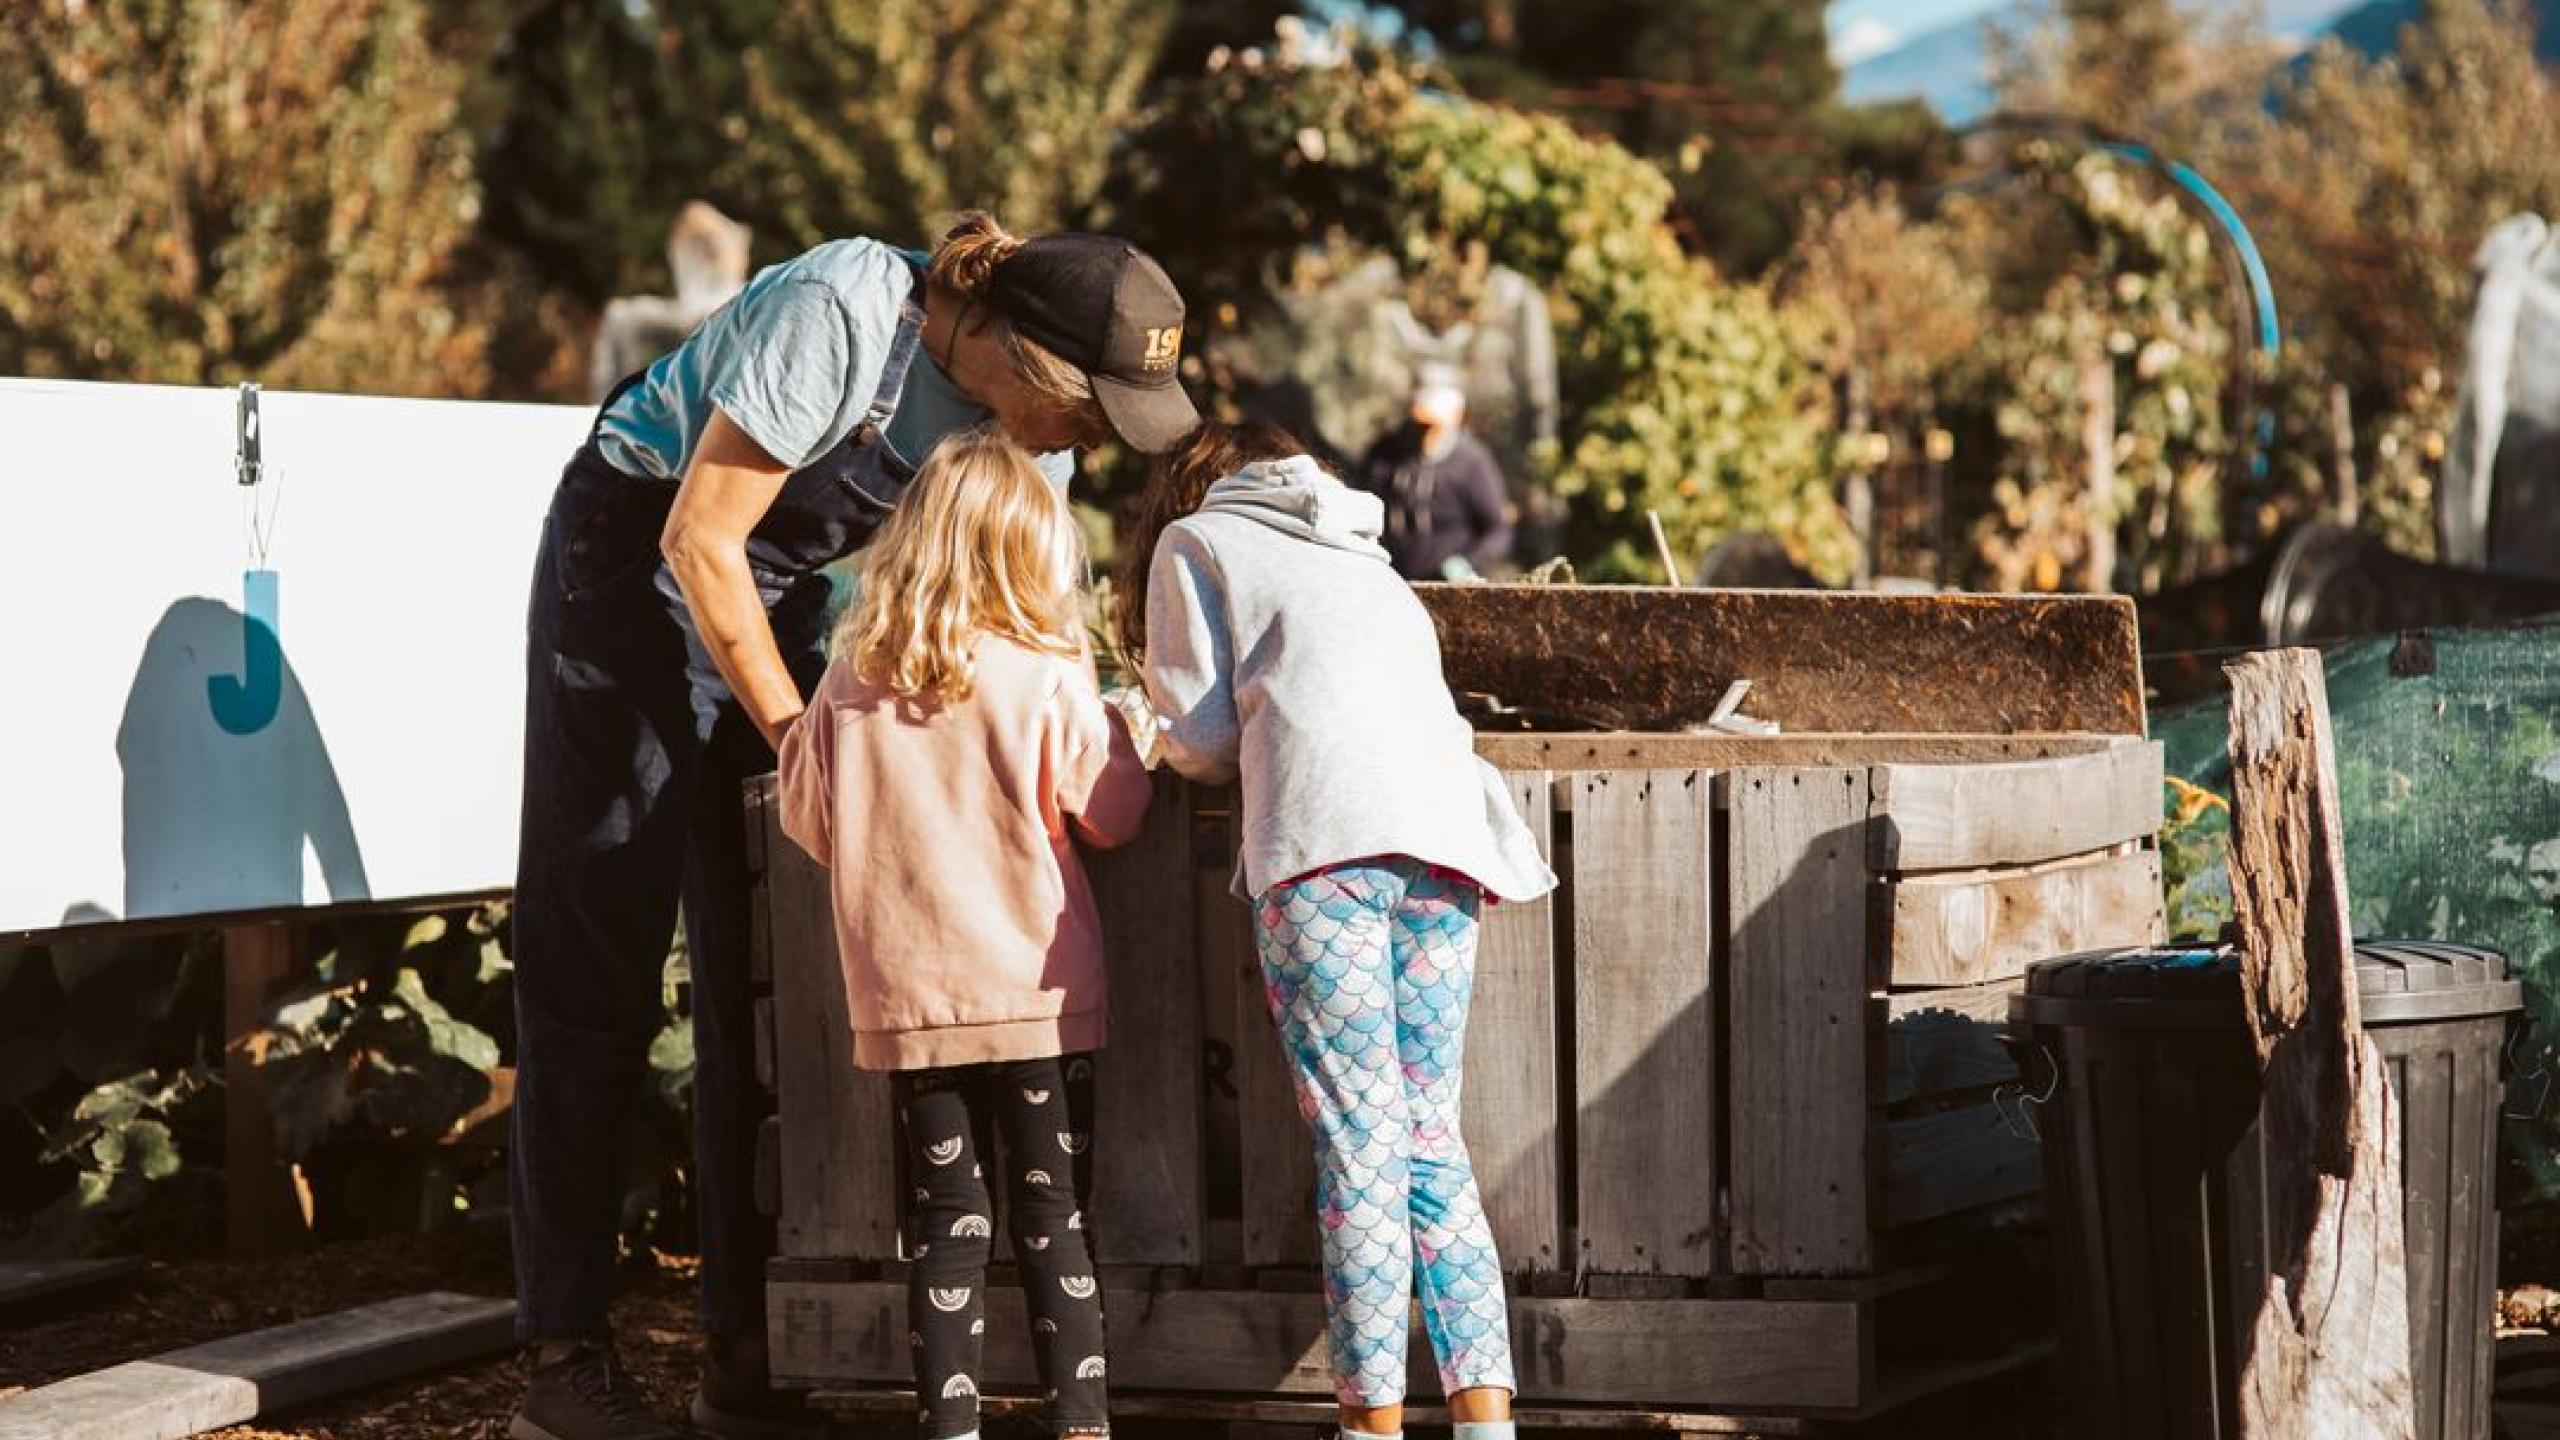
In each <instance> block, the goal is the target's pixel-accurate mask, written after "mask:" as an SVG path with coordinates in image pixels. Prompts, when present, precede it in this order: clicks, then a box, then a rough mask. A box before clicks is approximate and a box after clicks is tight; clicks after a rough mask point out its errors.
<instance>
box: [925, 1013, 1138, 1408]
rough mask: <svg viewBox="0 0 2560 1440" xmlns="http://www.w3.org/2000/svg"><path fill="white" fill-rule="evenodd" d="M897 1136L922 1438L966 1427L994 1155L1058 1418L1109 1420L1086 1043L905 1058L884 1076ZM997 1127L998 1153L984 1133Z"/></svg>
mask: <svg viewBox="0 0 2560 1440" xmlns="http://www.w3.org/2000/svg"><path fill="white" fill-rule="evenodd" d="M892 1089H893V1091H894V1093H895V1095H896V1098H897V1105H898V1115H899V1118H900V1122H901V1127H902V1129H903V1131H904V1133H905V1136H906V1154H907V1179H908V1182H909V1184H910V1185H912V1186H913V1187H914V1188H913V1189H912V1191H911V1192H910V1193H909V1195H908V1199H907V1251H908V1253H909V1254H910V1255H912V1256H914V1257H915V1264H914V1268H913V1269H911V1270H910V1271H909V1272H908V1276H907V1321H908V1326H909V1332H908V1337H907V1339H908V1343H909V1345H911V1346H912V1347H913V1348H914V1351H915V1362H916V1397H917V1404H918V1405H919V1406H920V1407H922V1409H923V1412H924V1416H923V1418H924V1421H925V1434H926V1435H927V1436H928V1437H933V1440H941V1437H948V1436H957V1435H967V1434H970V1433H972V1432H974V1431H975V1430H976V1429H977V1428H978V1382H977V1375H978V1366H979V1360H980V1357H981V1355H982V1354H983V1353H984V1350H985V1344H986V1325H987V1319H986V1317H987V1253H988V1251H989V1249H990V1248H991V1247H992V1246H993V1244H994V1239H993V1237H994V1234H995V1225H994V1207H993V1204H992V1199H991V1197H990V1195H989V1194H988V1191H989V1189H990V1186H991V1183H992V1182H991V1181H990V1180H989V1179H988V1177H987V1174H986V1171H987V1168H988V1167H989V1166H996V1167H998V1171H999V1173H1000V1174H1001V1175H1002V1176H1003V1180H1004V1185H1005V1193H1006V1197H1007V1203H1006V1207H1005V1223H1006V1226H1007V1228H1008V1229H1010V1230H1011V1232H1012V1236H1013V1254H1014V1259H1015V1260H1016V1261H1018V1262H1019V1263H1020V1265H1021V1267H1022V1289H1023V1298H1024V1300H1025V1301H1026V1302H1027V1305H1026V1308H1027V1309H1028V1310H1029V1312H1030V1315H1031V1332H1032V1333H1031V1353H1032V1356H1033V1358H1034V1360H1036V1361H1037V1363H1038V1364H1039V1367H1040V1383H1041V1385H1042V1386H1043V1388H1045V1389H1046V1390H1047V1391H1048V1392H1049V1394H1050V1396H1051V1412H1052V1413H1051V1419H1052V1422H1053V1423H1054V1425H1055V1427H1056V1428H1057V1429H1058V1430H1060V1431H1066V1430H1074V1429H1089V1430H1097V1431H1098V1430H1102V1429H1104V1428H1106V1427H1107V1426H1108V1425H1109V1424H1110V1397H1109V1385H1108V1382H1107V1381H1106V1379H1105V1378H1104V1376H1105V1370H1106V1362H1105V1360H1104V1358H1103V1334H1102V1328H1103V1327H1102V1290H1101V1282H1100V1281H1099V1280H1098V1279H1097V1278H1096V1277H1095V1275H1094V1270H1093V1258H1092V1251H1091V1249H1090V1247H1089V1246H1087V1245H1086V1243H1085V1237H1086V1235H1087V1234H1088V1233H1089V1232H1088V1231H1087V1230H1086V1228H1085V1221H1084V1203H1085V1196H1086V1193H1087V1177H1088V1176H1089V1175H1090V1174H1091V1165H1092V1159H1093V1156H1092V1148H1093V1061H1092V1059H1091V1057H1089V1056H1085V1055H1069V1056H1066V1057H1064V1058H1062V1059H1048V1060H1022V1061H1014V1062H1011V1063H1007V1064H1000V1065H966V1066H957V1067H954V1068H951V1069H947V1070H917V1071H911V1072H907V1073H904V1074H900V1075H898V1076H896V1077H894V1083H893V1086H892ZM998 1132H1001V1134H1002V1136H1003V1144H1002V1147H1001V1149H1002V1151H1003V1158H1002V1159H1001V1160H999V1159H997V1157H996V1155H995V1153H994V1152H995V1149H996V1147H994V1146H991V1145H989V1143H988V1142H989V1140H990V1139H991V1138H992V1137H993V1136H994V1135H995V1134H996V1133H998Z"/></svg>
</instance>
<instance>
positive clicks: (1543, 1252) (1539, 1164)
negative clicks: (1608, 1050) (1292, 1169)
mask: <svg viewBox="0 0 2560 1440" xmlns="http://www.w3.org/2000/svg"><path fill="white" fill-rule="evenodd" d="M1503 780H1504V783H1505V785H1506V787H1507V788H1508V790H1509V792H1510V796H1511V800H1512V803H1513V804H1514V805H1515V806H1516V807H1517V808H1518V809H1519V811H1520V817H1521V819H1522V821H1523V822H1524V823H1525V824H1527V826H1528V827H1529V832H1530V834H1532V835H1534V836H1535V837H1537V841H1538V853H1539V854H1541V855H1545V856H1548V857H1549V858H1550V859H1551V860H1552V858H1553V856H1554V854H1555V842H1554V833H1553V832H1554V819H1553V816H1552V814H1551V802H1550V796H1551V794H1552V790H1553V787H1552V785H1551V784H1550V782H1549V779H1548V776H1547V773H1546V772H1545V771H1542V770H1533V771H1525V772H1515V773H1511V774H1506V775H1505V776H1504V777H1503ZM1555 924H1556V904H1555V900H1554V898H1553V897H1552V896H1549V897H1542V898H1540V899H1537V900H1532V901H1529V902H1528V903H1526V904H1500V905H1489V906H1487V907H1486V909H1485V911H1484V918H1483V929H1482V932H1481V936H1480V939H1479V942H1478V949H1477V955H1476V980H1475V995H1474V1001H1473V1004H1472V1008H1471V1012H1470V1014H1469V1016H1468V1021H1467V1039H1466V1045H1467V1054H1468V1055H1469V1056H1470V1057H1472V1058H1474V1059H1475V1061H1476V1062H1477V1063H1473V1064H1470V1065H1469V1066H1468V1067H1467V1073H1466V1085H1465V1088H1464V1090H1463V1091H1462V1092H1461V1100H1460V1104H1461V1107H1462V1110H1463V1113H1462V1115H1461V1117H1460V1128H1461V1129H1462V1130H1463V1131H1464V1133H1465V1135H1466V1138H1467V1148H1468V1151H1469V1153H1470V1156H1471V1158H1472V1159H1473V1160H1474V1162H1475V1171H1476V1183H1477V1185H1478V1186H1479V1188H1480V1189H1481V1190H1482V1191H1483V1195H1484V1211H1485V1218H1486V1219H1487V1220H1488V1221H1490V1222H1491V1224H1492V1226H1493V1240H1494V1246H1495V1248H1496V1249H1498V1250H1499V1251H1500V1252H1501V1253H1502V1263H1503V1268H1504V1269H1505V1270H1508V1271H1511V1272H1513V1273H1518V1272H1520V1271H1524V1270H1542V1271H1552V1270H1556V1269H1558V1268H1559V1267H1562V1266H1564V1265H1565V1263H1566V1262H1565V1259H1564V1248H1563V1247H1564V1241H1563V1215H1562V1213H1561V1200H1562V1195H1563V1191H1562V1183H1563V1177H1562V1175H1561V1174H1560V1172H1559V1170H1558V1168H1557V1167H1558V1155H1557V1127H1556V1119H1557V1116H1556V1102H1557V1095H1556V1083H1557V1075H1556V968H1555V967H1556V934H1555Z"/></svg>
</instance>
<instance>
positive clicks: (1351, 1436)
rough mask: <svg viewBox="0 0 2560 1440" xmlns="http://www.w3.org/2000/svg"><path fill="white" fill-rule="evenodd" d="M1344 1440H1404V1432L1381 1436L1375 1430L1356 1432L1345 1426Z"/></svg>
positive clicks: (1398, 1431) (1389, 1432)
mask: <svg viewBox="0 0 2560 1440" xmlns="http://www.w3.org/2000/svg"><path fill="white" fill-rule="evenodd" d="M1342 1440H1404V1432H1403V1431H1401V1430H1390V1431H1387V1432H1386V1433H1384V1434H1380V1433H1379V1432H1377V1431H1375V1430H1354V1429H1352V1428H1351V1427H1350V1426H1348V1425H1345V1426H1343V1427H1342Z"/></svg>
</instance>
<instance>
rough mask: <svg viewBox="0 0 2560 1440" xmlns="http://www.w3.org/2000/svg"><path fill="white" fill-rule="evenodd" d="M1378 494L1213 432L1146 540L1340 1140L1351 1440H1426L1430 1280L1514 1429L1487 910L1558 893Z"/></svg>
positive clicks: (1192, 698)
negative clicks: (1497, 1182)
mask: <svg viewBox="0 0 2560 1440" xmlns="http://www.w3.org/2000/svg"><path fill="white" fill-rule="evenodd" d="M1382 519H1383V516H1382V512H1381V510H1380V506H1379V502H1378V499H1377V497H1376V496H1374V495H1369V494H1365V493H1363V492H1360V491H1357V490H1353V489H1351V488H1350V487H1348V486H1346V485H1344V484H1343V483H1342V482H1341V481H1340V480H1338V479H1336V478H1334V477H1333V476H1332V475H1329V474H1327V473H1325V471H1324V470H1323V469H1322V468H1321V467H1319V466H1318V465H1317V464H1316V463H1315V462H1314V461H1313V460H1311V459H1309V458H1308V457H1307V456H1306V455H1305V454H1304V453H1303V447H1301V446H1300V445H1298V444H1297V442H1296V441H1294V440H1292V439H1291V438H1290V437H1288V436H1287V435H1286V434H1285V433H1282V432H1279V431H1277V430H1274V429H1271V428H1269V427H1229V426H1221V425H1208V426H1203V427H1202V429H1201V431H1200V432H1199V433H1198V434H1196V435H1195V436H1194V437H1193V438H1192V439H1191V440H1190V441H1189V442H1188V443H1187V444H1186V445H1185V446H1184V447H1183V448H1182V449H1180V450H1179V451H1177V452H1176V453H1175V455H1174V456H1173V457H1172V459H1171V461H1170V462H1169V463H1168V464H1167V465H1166V466H1165V467H1164V469H1163V470H1162V472H1161V473H1160V474H1159V475H1158V476H1157V478H1156V480H1155V483H1154V485H1153V487H1152V488H1151V489H1150V491H1149V494H1148V496H1147V499H1146V502H1145V506H1144V509H1143V513H1142V514H1141V517H1140V523H1139V525H1138V527H1137V530H1136V533H1135V534H1133V535H1132V536H1131V537H1130V539H1129V542H1128V545H1127V547H1126V549H1125V550H1124V559H1123V562H1122V570H1121V575H1120V580H1119V591H1120V593H1119V607H1120V611H1119V616H1118V625H1119V630H1120V635H1121V639H1122V642H1123V645H1124V648H1126V649H1127V650H1128V651H1129V653H1130V654H1131V655H1132V656H1133V657H1136V658H1137V659H1138V660H1139V663H1140V668H1141V670H1142V672H1143V674H1144V677H1145V682H1146V688H1147V694H1148V698H1149V699H1150V700H1151V701H1152V702H1153V704H1154V707H1155V709H1156V711H1157V712H1158V713H1159V715H1160V716H1161V717H1162V720H1163V741H1164V749H1165V755H1166V758H1167V759H1168V760H1169V761H1170V762H1171V764H1172V765H1173V766H1174V768H1175V769H1177V770H1179V771H1181V772H1182V773H1183V774H1185V775H1187V776H1189V777H1191V778H1192V779H1195V780H1200V781H1206V782H1209V783H1226V782H1228V781H1237V780H1240V781H1241V783H1242V786H1243V792H1244V845H1243V853H1242V854H1241V855H1240V856H1239V857H1238V865H1237V876H1236V889H1237V893H1238V894H1239V895H1241V896H1243V897H1245V898H1246V899H1248V900H1250V901H1251V902H1252V904H1253V907H1254V928H1255V936H1256V941H1257V948H1258V950H1259V952H1260V956H1261V961H1262V974H1263V982H1264V989H1265V993H1266V995H1267V996H1268V998H1269V1000H1270V1006H1271V1015H1272V1020H1273V1022H1274V1023H1275V1024H1276V1025H1277V1026H1278V1028H1279V1031H1280V1037H1281V1042H1282V1047H1283V1049H1284V1050H1285V1051H1286V1053H1287V1055H1288V1058H1289V1061H1290V1065H1291V1068H1292V1069H1293V1070H1294V1071H1295V1073H1296V1077H1297V1091H1298V1108H1299V1111H1300V1113H1302V1114H1303V1115H1305V1116H1306V1117H1307V1120H1308V1122H1309V1124H1310V1125H1312V1126H1313V1128H1314V1131H1315V1144H1316V1174H1317V1184H1316V1214H1317V1220H1318V1223H1319V1229H1320V1231H1321V1234H1322V1237H1323V1243H1324V1260H1325V1270H1326V1285H1325V1300H1326V1307H1325V1308H1326V1315H1327V1321H1328V1325H1327V1330H1328V1340H1329V1343H1330V1351H1331V1356H1332V1360H1333V1370H1334V1381H1335V1394H1336V1398H1337V1399H1338V1400H1339V1401H1340V1403H1341V1406H1342V1431H1343V1434H1344V1435H1345V1436H1347V1437H1358V1440H1366V1437H1373V1436H1396V1435H1400V1434H1401V1433H1402V1425H1403V1414H1404V1411H1403V1401H1404V1376H1405V1332H1406V1318H1407V1304H1408V1301H1409V1299H1410V1297H1411V1296H1412V1295H1413V1293H1414V1290H1415V1287H1416V1285H1417V1284H1418V1285H1419V1287H1420V1291H1421V1296H1422V1302H1423V1306H1422V1309H1423V1318H1424V1324H1425V1328H1426V1329H1427V1330H1428V1331H1429V1333H1430V1336H1431V1343H1432V1349H1433V1351H1434V1353H1435V1356H1436V1357H1437V1359H1438V1361H1439V1366H1440V1381H1441V1385H1442V1389H1443V1393H1444V1394H1446V1395H1447V1396H1448V1397H1449V1400H1450V1411H1451V1415H1452V1418H1453V1419H1454V1420H1456V1421H1457V1422H1458V1424H1457V1427H1456V1428H1457V1436H1458V1440H1496V1437H1501V1440H1508V1437H1510V1436H1511V1434H1512V1426H1511V1422H1510V1419H1509V1416H1510V1400H1511V1391H1512V1388H1513V1381H1512V1368H1511V1353H1510V1329H1509V1324H1508V1321H1507V1318H1506V1310H1505V1305H1504V1301H1503V1293H1502V1265H1501V1260H1500V1258H1499V1257H1498V1256H1497V1255H1496V1254H1495V1251H1494V1245H1493V1236H1492V1233H1491V1231H1490V1229H1489V1228H1488V1227H1487V1225H1486V1223H1485V1217H1484V1210H1483V1206H1482V1204H1481V1203H1480V1201H1479V1198H1478V1195H1477V1189H1476V1180H1475V1172H1474V1169H1473V1167H1472V1166H1471V1164H1470V1163H1469V1161H1468V1158H1467V1150H1466V1145H1465V1142H1464V1141H1463V1140H1462V1139H1461V1138H1460V1137H1459V1133H1458V1091H1459V1072H1460V1056H1461V1052H1462V1048H1463V1045H1464V1042H1465V1035H1466V1023H1467V1002H1468V998H1469V992H1470V989H1471V987H1472V983H1473V980H1474V970H1475V951H1476V933H1477V914H1478V911H1479V909H1480V907H1481V906H1482V905H1483V904H1485V903H1486V902H1487V901H1488V900H1489V899H1501V900H1515V901H1516V900H1530V899H1534V898H1536V897H1537V896H1540V895H1543V894H1545V893H1546V892H1547V891H1548V890H1549V889H1551V888H1553V886H1554V884H1555V876H1554V875H1553V874H1552V873H1551V872H1550V871H1549V870H1548V869H1547V866H1546V864H1545V862H1544V861H1543V860H1541V859H1540V858H1539V855H1538V851H1537V846H1536V844H1535V842H1534V841H1533V840H1532V839H1531V838H1530V836H1529V834H1528V832H1527V829H1526V827H1524V826H1523V825H1522V824H1521V823H1520V820H1519V817H1518V816H1517V814H1516V813H1514V812H1513V810H1512V808H1511V803H1510V800H1509V798H1508V796H1507V795H1506V794H1505V792H1504V790H1503V788H1502V786H1501V784H1500V782H1499V779H1498V777H1496V776H1495V775H1494V773H1493V771H1492V769H1491V767H1489V766H1487V765H1485V764H1484V762H1483V761H1481V760H1479V759H1478V758H1477V757H1476V754H1475V746H1474V736H1473V733H1472V732H1471V731H1470V730H1469V728H1468V726H1467V723H1466V722H1465V721H1464V720H1463V719H1461V718H1460V717H1459V715H1458V710H1457V705H1456V704H1455V702H1453V701H1452V700H1451V699H1450V696H1449V690H1448V686H1447V684H1446V683H1445V682H1444V681H1443V680H1442V679H1441V674H1440V646H1439V638H1438V635H1437V634H1436V632H1435V631H1434V630H1433V627H1432V624H1431V618H1430V616H1429V615H1428V614H1426V613H1425V612H1424V611H1423V608H1422V605H1421V602H1419V601H1418V600H1416V599H1415V598H1414V595H1413V592H1412V591H1411V590H1410V589H1408V588H1406V586H1405V583H1404V582H1403V581H1402V580H1401V579H1399V578H1397V576H1396V573H1395V571H1394V570H1393V569H1392V568H1390V566H1389V564H1388V561H1387V554H1386V551H1385V550H1383V549H1381V548H1380V547H1379V544H1378V532H1379V527H1380V524H1381V522H1382Z"/></svg>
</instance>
